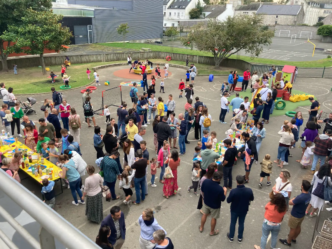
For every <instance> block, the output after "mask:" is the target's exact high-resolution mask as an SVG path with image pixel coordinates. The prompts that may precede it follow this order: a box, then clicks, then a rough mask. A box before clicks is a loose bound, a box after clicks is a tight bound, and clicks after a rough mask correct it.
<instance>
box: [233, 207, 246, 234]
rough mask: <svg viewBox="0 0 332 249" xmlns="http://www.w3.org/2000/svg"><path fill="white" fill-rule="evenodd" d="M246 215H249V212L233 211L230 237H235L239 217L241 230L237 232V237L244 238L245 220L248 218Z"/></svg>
mask: <svg viewBox="0 0 332 249" xmlns="http://www.w3.org/2000/svg"><path fill="white" fill-rule="evenodd" d="M246 215H247V213H244V214H237V213H236V212H232V211H231V225H230V227H229V237H230V238H234V233H235V225H236V222H237V219H238V218H239V230H238V232H237V237H238V238H239V239H242V238H243V230H244V220H245V218H246Z"/></svg>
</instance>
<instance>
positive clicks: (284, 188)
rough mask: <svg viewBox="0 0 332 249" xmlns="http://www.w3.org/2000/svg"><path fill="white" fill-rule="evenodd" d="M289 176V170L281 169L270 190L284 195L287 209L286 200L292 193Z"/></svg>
mask: <svg viewBox="0 0 332 249" xmlns="http://www.w3.org/2000/svg"><path fill="white" fill-rule="evenodd" d="M290 177H291V175H290V173H289V171H288V170H287V169H282V170H281V172H280V174H279V177H278V178H277V179H276V184H275V185H274V186H273V188H272V191H273V193H274V194H277V193H280V194H282V195H283V196H284V197H285V200H286V205H287V210H288V202H289V199H290V197H291V195H292V190H293V187H292V184H291V183H290V181H289V178H290Z"/></svg>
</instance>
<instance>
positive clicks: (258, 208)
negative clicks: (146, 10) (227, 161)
mask: <svg viewBox="0 0 332 249" xmlns="http://www.w3.org/2000/svg"><path fill="white" fill-rule="evenodd" d="M125 68H126V67H117V68H106V69H103V70H99V71H98V73H99V75H100V80H101V82H102V83H103V82H104V81H106V80H109V81H110V83H111V86H108V87H107V86H104V85H102V86H99V87H98V90H97V91H95V92H94V93H93V94H92V103H93V105H94V106H97V105H98V106H100V103H101V100H100V96H101V91H102V90H104V89H107V88H109V87H112V86H118V85H119V83H120V82H122V81H127V80H122V79H120V78H117V77H114V76H113V72H114V71H116V70H119V69H125ZM198 70H199V68H198ZM69 71H70V69H69ZM170 71H171V72H172V73H173V75H172V76H171V77H170V78H169V79H167V80H166V81H165V92H166V93H165V94H159V93H157V94H156V96H157V97H158V96H162V97H163V98H164V99H165V100H166V99H167V97H168V94H170V93H171V94H173V96H174V99H175V100H176V105H177V106H176V111H175V112H176V114H179V113H181V112H183V111H184V104H185V98H182V99H179V98H178V93H179V91H178V90H177V88H178V83H179V80H180V78H184V76H185V71H184V70H183V69H177V68H172V67H171V68H170ZM225 79H226V77H215V80H214V82H213V83H209V82H208V77H207V76H202V77H197V78H196V80H195V94H194V97H196V96H199V97H200V99H201V100H202V101H203V102H204V103H205V104H206V105H207V106H208V108H209V113H210V114H211V115H212V119H213V122H212V126H211V131H216V132H217V134H218V135H217V137H218V140H221V139H223V138H224V137H225V135H224V134H225V131H226V130H227V129H228V128H229V122H230V118H231V115H230V114H227V116H226V121H227V122H228V123H227V124H220V123H219V122H218V117H219V112H220V92H219V89H220V86H221V82H222V81H223V80H225ZM159 82H160V81H159V80H157V83H156V85H157V87H156V89H159ZM331 86H332V83H331V82H330V81H329V80H325V79H319V80H318V79H315V81H312V80H311V79H301V78H299V79H297V82H296V84H294V89H299V90H302V91H305V92H308V93H312V94H314V95H315V96H316V97H317V98H318V100H319V101H320V103H321V105H322V109H323V110H324V111H325V112H329V111H332V106H330V105H329V104H331V103H332V100H331V94H330V92H329V89H330V88H331ZM50 88H51V85H50ZM79 90H80V89H74V90H70V91H66V92H64V96H65V97H64V98H66V99H67V100H68V103H69V104H70V105H71V106H73V107H76V109H77V110H78V112H79V114H80V115H82V114H83V110H82V108H81V106H82V101H81V94H80V92H79ZM129 90H130V87H122V91H123V92H122V93H123V99H124V100H125V101H127V103H130V102H129V100H130V99H129ZM247 91H248V96H250V93H249V92H250V91H249V90H247ZM139 93H142V89H141V88H139ZM110 96H111V95H110ZM25 97H26V96H19V98H25ZM36 98H37V100H38V103H37V104H36V105H35V106H34V107H35V109H36V110H37V113H38V114H37V115H35V116H31V118H32V119H33V120H38V118H39V117H41V116H42V113H41V111H40V106H41V101H42V100H44V99H45V98H51V92H50V93H49V94H42V95H38V96H36ZM129 106H130V104H129ZM306 109H308V107H304V108H299V110H300V111H303V113H304V117H306V118H307V117H308V115H307V111H306ZM115 111H116V108H111V113H112V114H111V117H116V115H115V113H114V112H115ZM285 119H289V117H286V116H278V117H272V118H271V122H270V124H268V125H266V126H265V128H266V133H267V135H266V138H265V139H264V141H263V146H262V148H261V150H260V156H259V159H260V160H261V159H262V158H263V156H264V155H265V154H266V153H269V154H271V157H272V159H273V160H274V159H275V158H276V156H277V147H278V140H279V136H278V135H277V132H278V131H279V129H280V126H281V125H282V124H283V121H284V120H285ZM96 120H97V124H98V125H99V126H101V127H102V128H104V127H105V126H106V125H105V119H104V117H101V116H98V117H96ZM302 130H303V129H302ZM93 134H94V132H93V128H87V125H86V124H84V125H83V128H82V131H81V147H82V148H81V149H82V153H83V158H84V159H85V160H86V161H87V163H89V164H92V165H95V163H94V161H95V159H96V152H95V150H94V148H93ZM144 139H145V140H146V141H147V143H148V144H147V146H148V148H149V152H150V157H153V156H155V153H154V150H153V132H152V127H151V125H149V126H148V127H147V133H146V135H145V136H144ZM193 139H194V134H193V132H191V133H190V135H189V140H193ZM195 146H196V142H195V141H192V142H191V144H190V145H187V149H186V151H187V153H186V154H185V155H184V156H182V157H181V166H180V167H179V168H178V185H179V187H180V188H181V190H180V191H179V193H178V195H177V196H176V197H171V198H170V199H168V200H167V199H165V198H163V197H162V185H160V184H159V182H158V180H157V185H158V186H157V188H149V189H148V191H149V192H148V193H149V195H148V196H147V198H146V200H145V201H144V203H141V204H140V205H139V206H130V207H128V206H126V205H124V204H123V203H122V200H123V196H124V194H123V191H122V190H120V189H119V188H116V192H117V194H120V195H121V199H120V200H119V201H112V202H104V207H103V208H104V216H105V217H106V215H108V214H109V212H110V211H109V210H110V208H111V207H112V206H113V205H120V206H121V208H122V211H123V212H124V213H125V218H126V225H127V235H126V242H125V244H124V247H123V248H126V249H133V248H139V243H138V239H139V235H140V228H139V226H138V223H137V220H138V217H139V216H140V215H141V213H142V211H143V210H144V209H145V208H148V207H150V208H154V209H155V211H156V213H155V218H156V219H157V220H158V222H159V224H160V225H161V226H163V227H164V228H165V229H166V231H167V233H168V236H170V237H171V239H172V241H173V243H174V245H175V247H176V248H216V247H217V246H218V247H221V248H253V245H254V244H259V242H260V237H261V225H262V222H263V219H264V206H265V204H266V203H267V202H268V201H269V198H268V193H269V192H270V191H271V187H267V186H266V185H265V186H264V187H263V188H262V189H259V188H258V182H259V173H260V165H259V164H254V165H253V168H252V171H251V175H250V183H249V184H247V185H246V187H250V188H252V189H253V191H254V195H255V201H254V202H252V204H251V206H250V210H249V212H248V215H247V218H246V222H245V230H244V240H243V243H242V244H238V243H237V242H234V243H229V242H228V240H227V238H226V233H227V232H228V229H229V224H230V215H229V213H230V209H229V208H230V206H229V204H227V203H225V202H224V203H222V209H221V215H220V219H219V220H218V222H217V226H216V229H219V231H220V234H219V235H218V236H214V237H210V236H209V235H208V233H209V232H208V231H209V226H210V219H209V218H208V220H207V223H206V225H205V230H204V232H203V233H202V234H201V233H199V231H198V225H199V224H200V219H201V214H200V213H199V211H198V210H197V209H196V205H197V201H198V197H197V196H194V195H193V193H187V191H186V189H187V187H188V186H189V185H190V184H191V168H192V162H191V161H192V154H193V152H194V147H195ZM292 154H293V157H290V163H289V165H288V166H286V167H285V168H287V169H289V170H290V172H291V175H292V177H291V182H292V184H293V193H292V196H296V195H298V194H299V193H300V184H301V181H302V179H303V178H306V179H309V178H310V176H309V175H308V174H309V171H308V170H303V169H301V168H300V166H299V164H298V163H296V162H295V160H296V159H298V158H299V156H300V149H298V148H297V149H294V150H292ZM122 155H123V153H122V152H121V158H122ZM121 161H122V159H121ZM148 172H150V170H148ZM279 172H280V169H279V168H278V167H276V166H275V165H274V168H273V173H272V175H271V177H272V181H273V182H274V180H275V179H276V178H277V177H278V175H279ZM159 173H160V171H158V172H157V176H158V177H159ZM238 174H241V175H243V174H244V166H243V163H242V162H239V163H238V164H237V165H235V166H234V169H233V179H234V180H235V177H236V175H238ZM148 179H150V174H148ZM22 184H23V185H24V186H26V187H27V188H28V189H29V190H31V191H32V192H34V193H35V194H36V195H37V196H40V185H39V184H36V183H35V182H34V181H32V180H30V179H27V180H24V181H23V182H22ZM235 184H236V183H235V181H234V182H233V185H234V186H235ZM117 186H118V185H117ZM56 191H59V186H57V187H56ZM132 199H133V200H134V199H135V197H132ZM71 201H72V196H71V193H70V190H68V189H65V190H64V193H63V194H62V195H60V196H58V197H57V198H56V211H57V212H58V213H59V214H60V215H62V216H63V217H64V218H66V219H67V220H68V221H69V222H71V223H72V224H73V225H74V226H75V227H77V228H78V229H80V230H81V231H82V232H83V233H84V234H86V235H87V236H88V237H89V238H91V239H93V240H94V239H95V238H96V235H97V233H98V229H99V225H98V224H93V223H90V222H89V221H87V219H86V217H85V207H84V206H81V205H80V206H78V207H76V206H73V205H72V204H71ZM288 215H289V212H288V213H287V215H286V217H285V219H284V222H283V224H282V229H281V232H280V235H279V237H280V238H284V237H285V236H286V235H287V234H288V232H289V229H288V226H287V221H288ZM314 222H315V219H314V218H312V219H310V218H307V217H306V218H305V221H304V223H303V230H302V234H301V235H300V236H299V238H298V242H297V244H296V245H292V248H309V245H310V244H311V235H312V232H313V226H314ZM59 229H61V228H59ZM236 234H237V233H236ZM278 247H280V248H283V247H284V246H282V245H280V244H278ZM26 248H29V247H28V246H27V247H26Z"/></svg>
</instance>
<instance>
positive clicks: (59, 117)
mask: <svg viewBox="0 0 332 249" xmlns="http://www.w3.org/2000/svg"><path fill="white" fill-rule="evenodd" d="M54 108H55V109H56V110H57V111H58V119H59V120H61V114H60V112H59V108H60V105H55V106H54Z"/></svg>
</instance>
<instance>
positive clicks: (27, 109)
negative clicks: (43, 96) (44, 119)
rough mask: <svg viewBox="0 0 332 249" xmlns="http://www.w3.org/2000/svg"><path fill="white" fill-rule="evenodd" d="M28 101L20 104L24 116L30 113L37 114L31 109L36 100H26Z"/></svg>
mask: <svg viewBox="0 0 332 249" xmlns="http://www.w3.org/2000/svg"><path fill="white" fill-rule="evenodd" d="M27 100H28V101H25V102H21V108H22V110H23V113H24V115H29V114H31V113H33V114H37V113H36V111H35V110H34V109H33V108H32V106H33V105H34V104H36V102H37V100H36V99H34V98H31V97H30V98H27Z"/></svg>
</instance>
